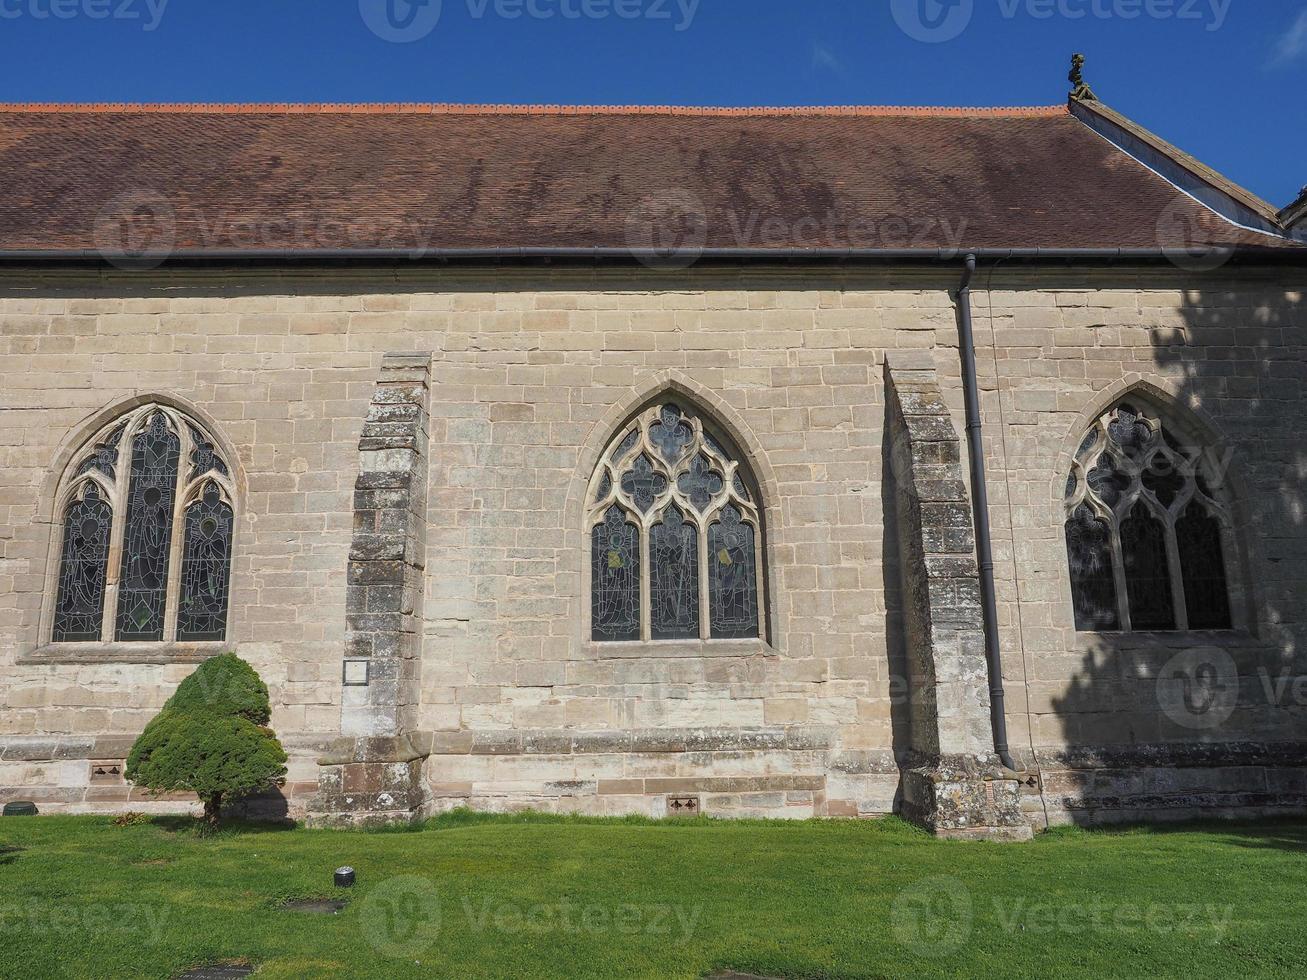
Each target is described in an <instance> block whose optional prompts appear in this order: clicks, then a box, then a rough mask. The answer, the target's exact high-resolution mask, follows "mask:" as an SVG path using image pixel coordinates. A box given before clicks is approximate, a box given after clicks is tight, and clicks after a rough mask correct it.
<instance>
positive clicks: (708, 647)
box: [587, 640, 778, 660]
mask: <svg viewBox="0 0 1307 980" xmlns="http://www.w3.org/2000/svg"><path fill="white" fill-rule="evenodd" d="M587 646H588V648H589V649H590V650H592V651H593V652H594V653H595V654H596V656H597V657H598V659H600V660H655V659H657V658H659V657H737V658H741V657H775V656H777V655H778V654H777V652H776V650H775V649H773V648H772V647H771V646H770V645H769V644H768V643H765V642H764V641H762V640H630V641H611V640H591V641H590V642H589V643H588V644H587Z"/></svg>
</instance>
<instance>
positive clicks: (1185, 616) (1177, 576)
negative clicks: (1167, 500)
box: [1162, 514, 1189, 631]
mask: <svg viewBox="0 0 1307 980" xmlns="http://www.w3.org/2000/svg"><path fill="white" fill-rule="evenodd" d="M1162 526H1163V527H1164V528H1165V529H1166V534H1165V539H1166V562H1167V565H1168V568H1167V572H1168V573H1169V575H1170V578H1171V583H1170V584H1171V606H1172V608H1173V609H1174V610H1175V628H1176V629H1177V630H1181V631H1184V630H1187V629H1189V607H1188V605H1187V604H1186V603H1185V595H1184V569H1182V568H1181V567H1180V545H1179V543H1178V542H1177V541H1176V539H1175V521H1173V520H1172V519H1171V516H1170V515H1169V514H1168V515H1167V518H1166V520H1165V521H1164V522H1163V525H1162Z"/></svg>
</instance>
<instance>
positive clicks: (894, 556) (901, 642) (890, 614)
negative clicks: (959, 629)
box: [880, 392, 912, 813]
mask: <svg viewBox="0 0 1307 980" xmlns="http://www.w3.org/2000/svg"><path fill="white" fill-rule="evenodd" d="M882 400H883V401H884V403H885V427H884V429H883V430H882V431H883V432H884V437H883V438H882V439H881V453H880V467H881V469H880V473H881V477H880V512H881V515H882V517H881V524H882V526H883V531H882V539H881V562H880V567H881V573H882V575H883V576H884V589H885V649H886V652H887V655H888V657H887V659H888V661H889V680H890V733H891V734H890V737H891V746H892V748H893V751H894V761H895V762H896V763H898V766H899V770H900V772H901V771H902V769H903V767H904V766H905V765H906V764H907V759H908V754H909V752H910V750H911V748H912V727H911V726H912V719H911V717H910V716H909V711H910V705H909V703H908V697H907V691H908V648H907V623H906V619H905V613H904V608H903V578H902V569H901V568H900V567H899V521H898V513H899V511H898V499H897V493H898V489H897V480H896V479H895V478H894V462H893V448H894V440H893V439H892V438H891V436H890V433H891V432H892V431H893V419H892V418H891V416H892V414H893V407H892V405H891V399H890V397H889V393H888V392H886V393H885V395H884V397H883V399H882ZM902 796H903V787H902V784H900V786H899V789H898V791H897V792H896V793H895V796H894V811H895V812H896V813H897V812H898V809H899V803H900V802H901V800H902Z"/></svg>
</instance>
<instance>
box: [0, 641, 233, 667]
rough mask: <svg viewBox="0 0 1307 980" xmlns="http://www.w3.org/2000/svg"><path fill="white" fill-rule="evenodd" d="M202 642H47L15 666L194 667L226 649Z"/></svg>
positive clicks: (223, 644)
mask: <svg viewBox="0 0 1307 980" xmlns="http://www.w3.org/2000/svg"><path fill="white" fill-rule="evenodd" d="M231 647H232V644H231V643H229V642H227V641H217V642H205V643H47V644H45V645H44V646H41V647H38V648H37V649H35V650H33V651H32V652H31V653H25V654H20V655H19V657H18V664H19V665H20V666H22V665H25V664H198V663H201V662H202V661H205V660H208V659H209V658H210V657H213V656H216V655H217V654H219V653H224V652H226V651H227V650H230V649H231Z"/></svg>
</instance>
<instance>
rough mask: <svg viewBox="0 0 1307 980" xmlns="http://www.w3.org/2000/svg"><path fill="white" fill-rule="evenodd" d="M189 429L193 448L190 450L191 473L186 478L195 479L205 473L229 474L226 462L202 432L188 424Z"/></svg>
mask: <svg viewBox="0 0 1307 980" xmlns="http://www.w3.org/2000/svg"><path fill="white" fill-rule="evenodd" d="M187 428H189V429H190V430H191V444H192V445H193V446H194V448H193V449H192V450H191V475H190V476H189V477H188V478H187V479H188V480H195V479H198V478H199V477H202V476H204V474H206V473H220V474H221V475H223V476H229V475H230V474H229V473H228V472H227V464H226V463H224V462H223V461H222V458H221V457H220V456H219V455H218V452H217V450H215V449H214V448H213V443H212V442H210V441H209V440H208V439H207V438H205V436H204V433H202V432H200V430H199V429H197V428H195V426H193V425H192V426H188V427H187Z"/></svg>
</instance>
